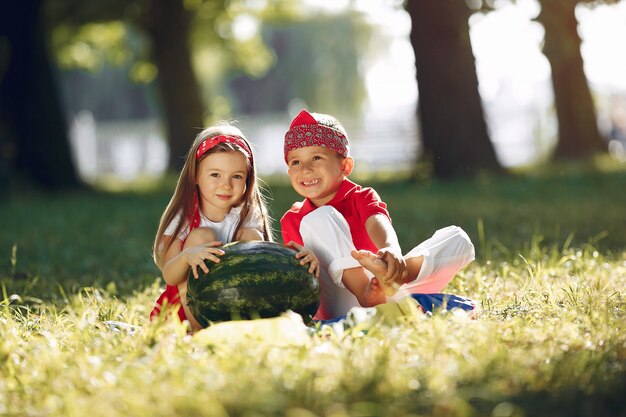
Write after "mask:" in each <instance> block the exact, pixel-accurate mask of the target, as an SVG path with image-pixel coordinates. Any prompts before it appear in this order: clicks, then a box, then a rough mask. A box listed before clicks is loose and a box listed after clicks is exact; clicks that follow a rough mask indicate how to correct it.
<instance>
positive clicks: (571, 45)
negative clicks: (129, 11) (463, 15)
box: [480, 0, 620, 158]
mask: <svg viewBox="0 0 626 417" xmlns="http://www.w3.org/2000/svg"><path fill="white" fill-rule="evenodd" d="M511 1H513V2H515V1H516V0H511ZM619 1H620V0H559V1H555V0H539V4H540V6H541V12H540V13H539V15H538V16H537V17H536V19H535V20H537V21H538V22H539V23H541V24H542V25H543V27H544V30H545V35H544V43H543V53H544V55H545V56H546V58H547V59H548V62H549V63H550V67H551V70H552V74H551V77H552V88H553V91H554V101H555V107H556V115H557V121H558V127H559V131H558V140H557V147H556V150H555V153H554V156H555V157H556V158H582V157H586V156H589V155H590V154H592V153H593V152H595V151H602V150H605V149H606V146H607V145H606V143H605V142H604V141H603V140H602V137H601V136H600V132H599V130H598V125H597V119H596V110H595V107H594V104H593V99H592V97H591V92H590V90H589V84H588V83H587V78H586V76H585V71H584V63H583V58H582V55H581V51H580V47H581V43H582V41H581V38H580V35H579V34H578V21H577V19H576V15H575V10H576V7H577V6H578V5H579V4H586V5H588V6H591V7H593V6H598V5H601V4H613V3H617V2H619ZM493 4H494V2H492V1H485V0H483V1H482V3H481V4H480V9H481V10H482V11H490V10H493V9H494V5H493Z"/></svg>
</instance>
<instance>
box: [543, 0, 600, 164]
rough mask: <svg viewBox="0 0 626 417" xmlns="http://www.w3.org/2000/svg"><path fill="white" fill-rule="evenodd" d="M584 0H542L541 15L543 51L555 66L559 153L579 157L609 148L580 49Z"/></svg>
mask: <svg viewBox="0 0 626 417" xmlns="http://www.w3.org/2000/svg"><path fill="white" fill-rule="evenodd" d="M578 3H581V1H580V0H558V1H555V0H540V4H541V12H540V13H539V16H537V21H539V22H540V23H541V24H542V25H543V27H544V28H545V36H544V46H543V53H544V54H545V56H546V58H548V61H549V62H550V67H551V68H552V86H553V89H554V100H555V104H556V115H557V119H558V124H559V138H558V143H557V147H556V150H555V156H556V157H557V158H559V157H566V158H578V157H585V156H588V155H589V154H590V153H593V152H594V151H599V150H604V149H606V142H605V141H604V140H602V137H601V136H600V132H599V130H598V124H597V119H596V111H595V107H594V105H593V100H592V98H591V92H590V91H589V85H588V83H587V78H586V77H585V72H584V68H583V58H582V55H581V52H580V46H581V43H582V41H581V39H580V36H579V34H578V21H577V20H576V15H575V13H574V12H575V9H576V6H577V4H578Z"/></svg>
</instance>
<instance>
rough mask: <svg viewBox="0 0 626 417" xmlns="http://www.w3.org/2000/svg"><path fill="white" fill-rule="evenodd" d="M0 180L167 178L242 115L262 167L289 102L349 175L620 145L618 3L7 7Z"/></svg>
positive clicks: (489, 165)
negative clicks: (202, 137) (222, 125)
mask: <svg viewBox="0 0 626 417" xmlns="http://www.w3.org/2000/svg"><path fill="white" fill-rule="evenodd" d="M0 4H1V5H2V6H1V9H0V193H1V194H2V196H3V197H2V198H10V195H11V190H12V189H13V188H15V184H16V181H19V183H20V184H22V183H23V182H22V181H26V182H27V183H28V184H34V185H36V186H39V187H43V188H48V189H60V188H73V187H80V186H84V185H85V184H86V185H93V184H96V183H98V182H102V181H105V180H107V179H114V180H116V181H122V182H125V181H135V180H137V179H142V178H154V179H158V178H161V177H162V176H163V175H164V174H165V173H167V172H168V170H170V171H175V170H176V169H178V168H179V167H180V165H181V164H182V162H183V158H184V155H185V152H186V151H187V149H188V147H189V145H190V143H191V141H192V140H193V137H194V136H195V134H196V133H197V132H198V129H199V128H201V127H203V126H206V125H209V124H210V123H212V122H214V121H217V120H221V119H235V120H237V121H238V123H239V124H240V126H241V127H242V128H243V130H244V132H246V133H247V135H248V137H249V139H250V140H251V142H252V143H253V145H254V146H255V148H256V152H257V154H258V161H260V166H259V172H260V173H261V175H262V176H263V175H264V176H270V175H272V174H274V173H280V172H284V167H283V164H282V161H281V159H282V158H281V156H280V155H281V154H282V151H281V149H282V136H283V134H284V131H285V129H286V127H287V126H288V123H289V120H290V117H292V116H293V115H294V114H295V113H296V112H297V111H299V110H300V109H301V108H309V109H310V110H312V111H317V112H323V113H330V114H333V115H335V116H337V117H338V118H339V119H340V120H341V121H342V122H344V124H345V126H346V127H347V129H348V132H349V133H350V135H351V142H352V144H353V153H354V156H355V157H356V160H357V171H360V172H380V171H399V170H403V171H411V172H414V173H416V172H422V173H423V172H426V173H427V174H428V175H434V176H436V177H441V178H451V177H459V176H471V175H474V174H476V173H478V172H481V171H483V170H488V171H492V172H504V171H506V170H507V169H508V168H510V167H515V166H520V165H528V164H537V163H540V164H546V163H549V162H550V161H552V160H554V159H559V158H560V159H563V158H566V159H580V158H588V157H590V156H592V155H595V154H597V153H598V152H607V151H608V152H610V153H611V155H613V156H614V157H615V158H622V159H623V158H624V147H626V139H625V135H626V133H625V132H626V52H625V49H624V47H623V45H622V43H623V39H625V38H626V2H624V1H608V0H607V1H600V0H596V1H588V0H587V1H583V0H563V1H553V0H541V1H536V0H516V1H508V0H484V1H481V0H465V1H463V0H450V1H437V2H430V1H419V0H408V1H405V2H403V1H398V0H342V1H333V2H324V1H315V0H279V1H268V0H168V1H160V0H123V1H122V0H108V1H97V0H89V1H85V0H22V1H20V2H11V1H7V0H2V1H1V2H0Z"/></svg>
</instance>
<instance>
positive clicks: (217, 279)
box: [187, 242, 319, 327]
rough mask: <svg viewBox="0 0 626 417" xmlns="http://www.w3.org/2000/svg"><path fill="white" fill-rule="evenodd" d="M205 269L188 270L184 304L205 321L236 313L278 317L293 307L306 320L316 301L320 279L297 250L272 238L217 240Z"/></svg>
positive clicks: (223, 317) (204, 325) (248, 316)
mask: <svg viewBox="0 0 626 417" xmlns="http://www.w3.org/2000/svg"><path fill="white" fill-rule="evenodd" d="M221 249H222V250H224V255H222V256H221V257H220V262H219V263H213V262H210V261H205V262H206V264H207V266H208V267H209V273H208V274H205V273H204V272H203V271H202V270H201V269H198V272H199V273H200V276H199V278H198V279H195V278H194V276H193V274H192V273H190V274H189V280H188V282H187V306H188V307H189V310H190V311H191V313H192V314H193V316H194V317H195V319H196V320H197V321H198V323H200V324H201V325H202V326H203V327H206V326H207V325H208V324H209V322H213V321H224V320H231V319H237V318H244V319H245V318H255V317H263V318H266V317H276V316H278V315H280V314H281V313H283V312H285V311H287V310H292V311H295V312H296V313H299V314H300V315H302V316H303V318H304V319H305V320H307V319H309V318H310V316H313V315H314V314H315V312H316V311H317V308H318V306H319V284H318V281H317V279H316V278H315V276H313V274H309V272H308V271H307V269H308V265H306V266H302V265H300V263H299V262H300V261H299V260H298V259H296V258H295V254H296V251H295V250H294V249H291V248H289V247H287V246H284V245H281V244H279V243H275V242H232V243H228V244H226V245H224V246H221Z"/></svg>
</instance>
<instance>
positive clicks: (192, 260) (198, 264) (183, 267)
mask: <svg viewBox="0 0 626 417" xmlns="http://www.w3.org/2000/svg"><path fill="white" fill-rule="evenodd" d="M166 239H174V241H173V242H172V245H171V246H170V248H169V249H168V250H167V252H166V253H165V254H164V255H163V262H162V264H161V265H160V268H161V273H162V274H163V279H165V282H167V284H169V285H174V286H175V285H178V284H181V283H182V282H184V281H185V280H186V279H187V276H188V275H189V268H192V270H193V275H194V277H195V278H198V276H199V275H198V268H200V269H202V270H203V271H204V273H208V272H209V268H208V267H207V266H206V264H205V263H204V260H205V259H208V260H210V261H212V262H215V263H217V262H219V258H218V257H217V256H216V255H222V254H223V253H224V252H223V251H222V250H221V249H217V248H216V247H215V246H219V245H221V244H222V243H221V242H211V243H207V244H202V245H198V246H190V247H187V248H185V249H184V250H183V241H182V240H180V239H178V238H175V237H172V236H163V241H164V243H165V244H166V243H167V240H166Z"/></svg>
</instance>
